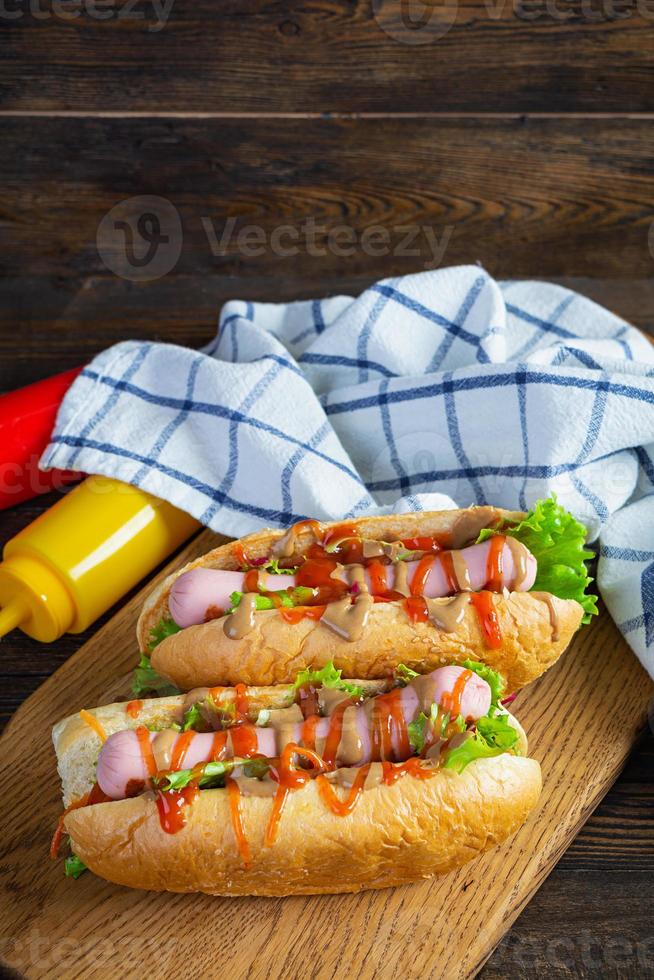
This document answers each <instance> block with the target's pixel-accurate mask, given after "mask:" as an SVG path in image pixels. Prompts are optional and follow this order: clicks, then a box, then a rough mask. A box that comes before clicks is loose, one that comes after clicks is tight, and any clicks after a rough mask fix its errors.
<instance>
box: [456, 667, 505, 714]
mask: <svg viewBox="0 0 654 980" xmlns="http://www.w3.org/2000/svg"><path fill="white" fill-rule="evenodd" d="M461 666H462V667H465V668H466V670H472V671H474V672H475V674H478V675H479V677H481V678H482V679H483V680H485V681H486V683H487V684H488V686H489V687H490V689H491V702H492V704H497V703H498V702H499V701H501V699H502V697H503V695H504V691H505V690H506V682H505V680H504V678H503V677H502V675H501V674H499V673H498V672H497V671H496V670H491V669H490V667H487V666H486V664H481V663H479V662H478V661H477V660H464V661H463V663H462V664H461Z"/></svg>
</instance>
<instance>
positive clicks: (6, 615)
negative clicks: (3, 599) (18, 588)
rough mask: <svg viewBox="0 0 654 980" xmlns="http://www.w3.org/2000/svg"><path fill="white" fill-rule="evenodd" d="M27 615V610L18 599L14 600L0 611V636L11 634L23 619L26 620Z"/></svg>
mask: <svg viewBox="0 0 654 980" xmlns="http://www.w3.org/2000/svg"><path fill="white" fill-rule="evenodd" d="M28 615H29V609H28V608H27V605H26V604H25V603H23V602H21V601H20V599H16V600H15V601H14V602H10V603H9V605H8V606H5V608H4V609H0V636H6V635H7V633H11V631H12V630H13V629H16V627H17V626H20V624H21V623H22V622H23V620H24V619H27V617H28Z"/></svg>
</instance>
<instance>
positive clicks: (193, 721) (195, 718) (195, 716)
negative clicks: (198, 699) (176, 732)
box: [182, 703, 204, 732]
mask: <svg viewBox="0 0 654 980" xmlns="http://www.w3.org/2000/svg"><path fill="white" fill-rule="evenodd" d="M201 725H204V718H203V717H202V715H201V714H200V705H199V703H198V704H194V705H192V707H190V708H189V709H188V711H186V712H185V713H184V720H183V721H182V731H183V732H188V731H189V729H191V728H193V729H197V728H198V727H199V726H201Z"/></svg>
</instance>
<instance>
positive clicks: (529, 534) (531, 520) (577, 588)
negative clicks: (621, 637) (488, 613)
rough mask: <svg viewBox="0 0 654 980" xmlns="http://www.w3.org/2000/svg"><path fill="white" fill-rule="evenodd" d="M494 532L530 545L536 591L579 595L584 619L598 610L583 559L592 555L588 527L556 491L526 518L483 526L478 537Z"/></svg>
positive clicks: (538, 504)
mask: <svg viewBox="0 0 654 980" xmlns="http://www.w3.org/2000/svg"><path fill="white" fill-rule="evenodd" d="M494 534H509V535H510V536H511V537H512V538H515V539H516V540H517V541H521V542H522V544H524V545H525V547H527V548H529V550H530V551H531V553H532V555H533V556H534V558H535V559H536V561H537V562H538V572H537V574H536V581H535V582H534V584H533V586H532V588H533V589H534V591H537V592H551V593H552V595H556V596H558V597H559V598H560V599H576V601H577V602H578V603H579V604H580V605H581V606H582V607H583V610H584V616H583V619H582V622H583V623H589V622H590V619H591V616H594V615H596V614H597V596H595V595H592V594H590V593H586V589H587V588H588V586H589V585H590V583H591V582H592V579H591V577H590V575H589V574H588V570H587V568H586V565H585V564H584V562H586V561H587V560H588V559H589V558H592V557H593V552H592V551H588V550H587V549H585V548H584V542H585V540H586V528H585V527H584V526H583V524H580V523H579V521H577V520H575V518H574V517H573V516H572V514H570V513H569V512H568V511H567V510H565V508H564V507H561V505H560V504H558V503H557V502H556V495H555V494H552V496H551V497H548V498H547V499H545V500H538V501H536V503H535V504H534V506H533V508H532V509H531V510H530V511H529V513H528V514H527V516H526V517H525V519H524V521H521V522H520V523H519V524H516V525H515V526H513V527H510V526H504V527H500V528H484V530H483V531H482V532H481V534H480V535H479V537H478V538H477V541H478V542H479V541H486V540H487V539H488V538H490V537H492V536H493V535H494Z"/></svg>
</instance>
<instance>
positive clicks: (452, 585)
mask: <svg viewBox="0 0 654 980" xmlns="http://www.w3.org/2000/svg"><path fill="white" fill-rule="evenodd" d="M438 560H439V561H440V563H441V568H442V569H443V575H444V576H445V581H446V583H447V594H448V595H451V594H453V593H455V592H458V591H459V583H458V582H457V578H456V572H455V570H454V560H453V558H452V552H451V551H443V552H441V554H440V555H439V556H438Z"/></svg>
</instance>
